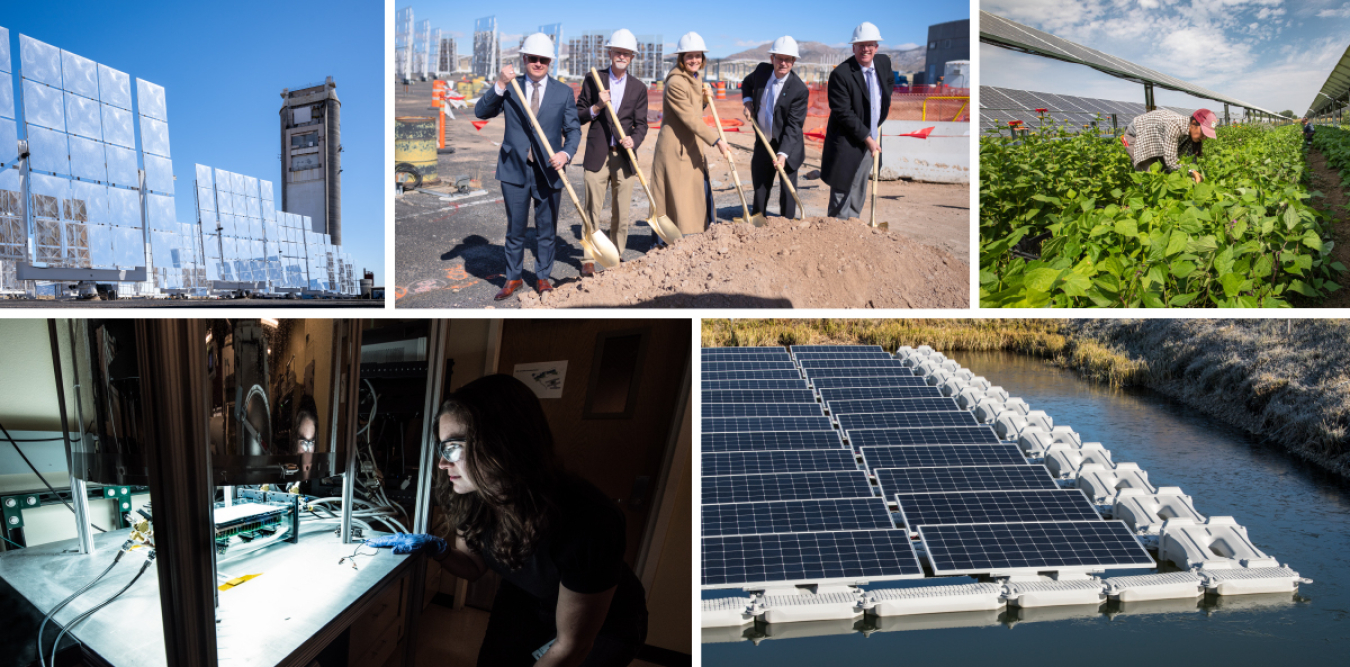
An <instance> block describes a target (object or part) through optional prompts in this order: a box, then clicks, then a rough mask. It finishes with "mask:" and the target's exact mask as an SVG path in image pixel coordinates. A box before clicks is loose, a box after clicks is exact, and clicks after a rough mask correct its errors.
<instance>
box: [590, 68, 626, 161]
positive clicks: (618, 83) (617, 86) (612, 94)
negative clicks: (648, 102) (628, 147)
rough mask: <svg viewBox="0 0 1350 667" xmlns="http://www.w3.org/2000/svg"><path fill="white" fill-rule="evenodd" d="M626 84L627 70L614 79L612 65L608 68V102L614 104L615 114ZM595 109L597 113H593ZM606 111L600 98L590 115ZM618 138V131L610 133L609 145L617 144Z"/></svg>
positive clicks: (621, 101) (597, 114) (620, 103)
mask: <svg viewBox="0 0 1350 667" xmlns="http://www.w3.org/2000/svg"><path fill="white" fill-rule="evenodd" d="M627 86H628V72H627V71H625V72H624V75H623V78H621V79H616V78H614V68H613V67H611V68H609V103H610V104H612V105H614V115H616V116H617V115H618V114H619V106H620V105H622V104H623V90H624V88H626V87H627ZM597 111H598V112H599V113H595V112H597ZM608 113H609V112H607V111H605V102H604V100H601V101H600V102H599V103H598V104H596V105H595V109H594V110H593V112H592V114H591V115H593V116H599V115H600V114H608ZM618 139H619V133H618V132H614V133H611V134H610V135H609V145H610V146H617V145H618V143H619V141H618Z"/></svg>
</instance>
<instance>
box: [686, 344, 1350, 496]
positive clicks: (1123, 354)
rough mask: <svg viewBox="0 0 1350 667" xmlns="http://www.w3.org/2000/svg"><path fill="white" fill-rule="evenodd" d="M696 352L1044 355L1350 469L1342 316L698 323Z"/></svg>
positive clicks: (1349, 351) (1349, 397)
mask: <svg viewBox="0 0 1350 667" xmlns="http://www.w3.org/2000/svg"><path fill="white" fill-rule="evenodd" d="M702 338H703V346H704V347H731V346H755V345H799V344H800V345H807V344H815V345H823V344H865V345H880V346H882V347H883V348H885V349H886V350H888V351H894V350H895V349H896V348H898V347H900V346H901V345H910V346H916V347H917V346H919V345H929V346H932V347H933V348H934V349H936V350H939V351H943V352H948V351H954V350H955V351H960V350H965V351H1007V352H1016V353H1019V354H1026V355H1030V356H1034V357H1039V358H1042V359H1046V360H1047V361H1049V362H1051V363H1053V364H1055V365H1056V366H1059V367H1062V368H1067V369H1072V370H1075V371H1077V372H1078V373H1080V374H1081V375H1083V376H1084V377H1085V378H1088V379H1091V380H1093V381H1096V382H1100V383H1103V384H1109V385H1111V386H1115V387H1119V386H1130V385H1138V386H1146V387H1149V388H1151V389H1154V390H1156V391H1159V392H1161V393H1163V394H1165V395H1167V396H1170V397H1173V398H1175V399H1177V400H1180V401H1182V402H1184V403H1186V404H1187V405H1188V406H1190V407H1192V408H1194V409H1197V410H1200V411H1201V412H1204V413H1206V414H1209V415H1211V416H1213V417H1216V418H1218V419H1221V420H1223V421H1225V422H1227V423H1229V424H1233V425H1235V426H1237V427H1239V428H1242V429H1244V430H1247V431H1249V432H1251V433H1253V434H1255V435H1258V436H1261V437H1264V438H1267V439H1269V440H1270V441H1272V442H1275V443H1278V444H1279V445H1281V446H1282V447H1284V448H1285V449H1288V450H1289V451H1290V452H1292V453H1294V454H1295V455H1297V456H1300V457H1302V458H1304V459H1307V460H1309V461H1313V462H1315V463H1317V464H1318V465H1320V466H1322V467H1325V468H1327V469H1329V470H1333V471H1335V472H1338V473H1340V474H1342V475H1350V447H1347V437H1350V322H1346V321H1343V320H1210V319H1186V320H1161V319H1145V320H1122V319H1115V320H1021V319H1019V320H1007V319H1004V320H957V319H950V320H947V319H922V320H921V319H896V320H863V319H835V320H771V319H743V320H725V319H721V320H704V321H703V332H702Z"/></svg>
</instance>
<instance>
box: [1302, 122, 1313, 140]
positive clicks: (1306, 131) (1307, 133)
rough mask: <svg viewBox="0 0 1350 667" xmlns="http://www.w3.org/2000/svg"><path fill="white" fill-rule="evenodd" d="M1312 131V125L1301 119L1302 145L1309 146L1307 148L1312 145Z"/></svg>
mask: <svg viewBox="0 0 1350 667" xmlns="http://www.w3.org/2000/svg"><path fill="white" fill-rule="evenodd" d="M1313 130H1314V126H1313V124H1312V123H1309V122H1308V119H1307V118H1304V119H1303V143H1305V144H1307V145H1309V146H1311V145H1312V138H1313Z"/></svg>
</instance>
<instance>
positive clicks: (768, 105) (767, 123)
mask: <svg viewBox="0 0 1350 667" xmlns="http://www.w3.org/2000/svg"><path fill="white" fill-rule="evenodd" d="M777 85H778V79H777V78H776V77H774V76H772V75H770V76H769V86H768V88H765V89H764V101H763V102H761V103H760V106H761V107H763V108H762V109H761V110H760V114H759V115H760V118H761V119H762V121H761V122H760V125H761V126H763V128H764V132H765V133H766V134H768V135H769V136H770V137H772V136H773V101H774V100H773V89H774V86H777Z"/></svg>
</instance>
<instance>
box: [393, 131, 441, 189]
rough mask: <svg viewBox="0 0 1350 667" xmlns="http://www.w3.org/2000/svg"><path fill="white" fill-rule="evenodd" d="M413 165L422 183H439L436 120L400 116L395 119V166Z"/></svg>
mask: <svg viewBox="0 0 1350 667" xmlns="http://www.w3.org/2000/svg"><path fill="white" fill-rule="evenodd" d="M402 162H408V163H411V164H412V166H413V167H415V168H416V169H417V173H419V174H421V175H422V183H424V184H426V183H438V182H440V181H439V178H438V177H437V175H436V119H435V118H433V117H430V116H400V117H398V118H395V119H394V164H399V163H402Z"/></svg>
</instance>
